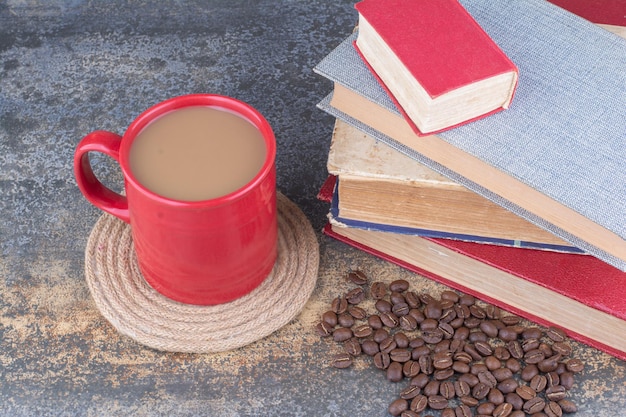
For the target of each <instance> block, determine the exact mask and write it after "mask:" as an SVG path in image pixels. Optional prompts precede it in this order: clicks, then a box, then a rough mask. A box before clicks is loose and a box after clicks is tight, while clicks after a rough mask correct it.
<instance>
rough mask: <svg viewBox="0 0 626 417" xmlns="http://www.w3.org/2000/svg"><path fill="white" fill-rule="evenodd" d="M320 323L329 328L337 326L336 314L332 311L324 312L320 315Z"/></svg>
mask: <svg viewBox="0 0 626 417" xmlns="http://www.w3.org/2000/svg"><path fill="white" fill-rule="evenodd" d="M322 321H323V322H324V323H326V324H328V325H329V326H330V327H335V326H336V325H337V313H335V312H334V311H332V310H328V311H326V312H324V314H322Z"/></svg>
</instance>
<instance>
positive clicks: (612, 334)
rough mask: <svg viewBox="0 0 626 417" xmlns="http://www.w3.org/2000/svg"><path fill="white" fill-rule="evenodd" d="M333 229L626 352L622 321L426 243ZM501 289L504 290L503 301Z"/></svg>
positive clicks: (414, 238) (625, 328) (625, 327)
mask: <svg viewBox="0 0 626 417" xmlns="http://www.w3.org/2000/svg"><path fill="white" fill-rule="evenodd" d="M333 231H334V232H335V233H337V234H340V235H342V236H345V237H347V238H349V239H351V240H354V241H356V242H359V243H361V244H363V245H365V246H367V247H369V248H372V249H374V250H377V251H379V252H382V253H386V254H391V255H392V256H393V257H394V258H397V259H399V260H401V261H404V262H407V263H408V264H411V265H414V266H417V267H419V268H422V269H424V270H427V271H430V272H432V273H434V274H436V275H439V276H440V277H442V278H444V279H447V280H449V281H451V282H454V283H456V284H458V285H461V286H463V287H465V288H468V289H471V290H473V291H476V292H478V293H480V294H483V295H485V296H487V297H490V298H493V299H498V300H500V301H502V302H504V303H506V304H508V305H509V306H511V307H513V308H515V309H518V310H521V311H528V312H532V314H533V315H535V316H537V317H539V318H541V319H542V320H546V321H549V322H551V323H554V324H555V325H557V326H562V327H565V328H567V329H569V330H571V331H573V332H575V333H578V334H580V335H584V336H586V337H589V338H591V339H593V340H595V341H598V342H600V343H603V344H605V345H607V346H610V347H613V348H616V349H620V350H623V349H625V348H626V322H624V320H621V319H619V318H617V317H614V316H612V315H610V314H607V313H604V312H602V311H599V310H596V309H594V308H591V307H589V306H587V305H585V304H583V303H580V302H578V301H575V300H573V299H571V298H569V297H566V296H564V295H561V294H559V293H557V292H554V291H551V290H549V289H547V288H545V287H542V286H541V285H538V284H534V283H532V282H530V281H527V280H525V279H523V278H520V277H518V276H516V275H513V274H509V273H507V272H504V271H502V270H500V269H497V268H494V267H491V266H489V265H488V264H485V263H483V262H481V261H478V260H475V259H473V258H470V257H467V256H464V255H461V254H459V253H457V252H455V251H453V250H451V249H448V248H444V247H442V246H440V245H437V244H436V243H433V242H431V241H429V240H427V239H424V238H420V237H419V236H413V235H400V234H396V233H386V232H378V231H370V230H362V229H356V228H350V227H336V226H335V225H333ZM503 288H506V289H507V293H506V294H507V295H506V296H505V297H504V298H503V293H502V289H503Z"/></svg>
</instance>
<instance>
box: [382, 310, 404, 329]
mask: <svg viewBox="0 0 626 417" xmlns="http://www.w3.org/2000/svg"><path fill="white" fill-rule="evenodd" d="M380 320H381V321H382V322H383V324H384V325H385V326H387V327H389V328H392V329H393V328H396V327H398V325H399V324H400V321H399V320H398V316H396V315H395V314H393V313H392V312H385V313H381V314H380Z"/></svg>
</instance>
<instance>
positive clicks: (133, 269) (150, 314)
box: [85, 192, 319, 353]
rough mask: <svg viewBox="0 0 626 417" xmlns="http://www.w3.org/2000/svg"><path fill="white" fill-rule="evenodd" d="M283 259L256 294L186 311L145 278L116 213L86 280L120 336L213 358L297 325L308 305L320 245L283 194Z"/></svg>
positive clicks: (107, 220) (95, 233) (94, 240)
mask: <svg viewBox="0 0 626 417" xmlns="http://www.w3.org/2000/svg"><path fill="white" fill-rule="evenodd" d="M277 203H278V204H277V208H278V257H277V260H276V263H275V264H274V268H273V269H272V271H271V272H270V274H269V275H268V277H267V278H266V279H265V280H264V281H263V282H262V283H261V285H259V286H258V287H257V288H256V289H254V290H253V291H252V292H250V293H248V294H246V295H244V296H243V297H240V298H238V299H236V300H233V301H231V302H228V303H224V304H219V305H213V306H198V305H190V304H183V303H180V302H177V301H174V300H171V299H169V298H167V297H165V296H163V295H161V294H160V293H159V292H157V291H156V290H154V289H153V288H152V287H150V286H149V285H148V284H147V283H146V281H145V280H144V279H143V277H142V275H141V272H140V270H139V266H138V264H137V258H136V255H135V251H134V248H133V245H132V237H131V233H130V226H129V225H128V224H126V223H124V222H122V221H121V220H119V219H117V218H116V217H113V216H111V215H109V214H103V215H102V216H101V217H100V219H98V221H97V222H96V224H95V226H94V228H93V230H92V231H91V234H90V236H89V241H88V242H87V249H86V251H85V273H86V278H87V283H88V285H89V289H90V291H91V295H92V297H93V299H94V301H95V303H96V306H97V307H98V310H100V312H101V313H102V315H103V316H104V317H105V318H106V319H107V320H108V321H109V322H110V323H111V324H112V325H113V327H115V328H116V329H117V330H118V331H119V332H120V333H121V334H123V335H125V336H128V337H130V338H132V339H134V340H135V341H137V342H139V343H141V344H143V345H146V346H148V347H151V348H154V349H157V350H162V351H171V352H188V353H210V352H222V351H227V350H231V349H235V348H238V347H242V346H245V345H247V344H249V343H252V342H254V341H257V340H259V339H262V338H264V337H265V336H268V335H270V334H271V333H273V332H275V331H276V330H278V329H279V328H281V327H283V326H284V325H285V324H287V323H289V322H290V321H291V320H293V319H294V318H295V317H296V315H298V314H299V313H300V311H301V310H302V308H303V307H304V305H305V304H306V302H307V300H308V299H309V297H310V295H311V293H312V292H313V288H314V287H315V283H316V281H317V272H318V267H319V246H318V242H317V238H316V236H315V232H314V231H313V228H312V226H311V223H310V222H309V220H308V219H307V218H306V217H305V215H304V213H302V211H301V210H300V209H299V208H298V207H297V206H296V205H295V204H294V203H293V202H291V201H290V200H289V199H288V198H287V197H285V196H284V195H283V194H281V193H280V192H279V193H277Z"/></svg>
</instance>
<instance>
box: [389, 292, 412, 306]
mask: <svg viewBox="0 0 626 417" xmlns="http://www.w3.org/2000/svg"><path fill="white" fill-rule="evenodd" d="M389 301H391V304H393V305H395V304H406V299H405V298H404V295H403V294H402V293H400V292H396V291H392V292H391V294H389ZM407 305H408V304H407Z"/></svg>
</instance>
